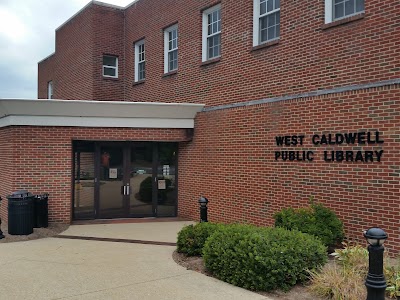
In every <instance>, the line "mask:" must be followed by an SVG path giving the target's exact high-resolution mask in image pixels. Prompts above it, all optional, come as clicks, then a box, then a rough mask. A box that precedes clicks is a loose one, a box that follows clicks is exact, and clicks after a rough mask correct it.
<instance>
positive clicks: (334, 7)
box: [325, 0, 364, 23]
mask: <svg viewBox="0 0 400 300" xmlns="http://www.w3.org/2000/svg"><path fill="white" fill-rule="evenodd" d="M362 12H364V0H325V23H331V22H333V21H336V20H340V19H343V18H347V17H351V16H354V15H357V14H359V13H362Z"/></svg>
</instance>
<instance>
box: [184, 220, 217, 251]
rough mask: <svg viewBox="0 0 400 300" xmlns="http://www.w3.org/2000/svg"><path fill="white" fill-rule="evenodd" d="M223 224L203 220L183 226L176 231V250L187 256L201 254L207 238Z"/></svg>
mask: <svg viewBox="0 0 400 300" xmlns="http://www.w3.org/2000/svg"><path fill="white" fill-rule="evenodd" d="M223 226H224V225H223V224H216V223H209V222H205V223H198V224H196V225H188V226H185V227H183V228H182V230H181V231H179V232H178V242H177V251H178V252H180V253H185V254H186V255H188V256H196V255H202V252H203V246H204V243H205V242H206V240H207V238H208V237H209V236H210V235H211V234H213V233H214V232H215V231H216V230H218V229H219V228H222V227H223Z"/></svg>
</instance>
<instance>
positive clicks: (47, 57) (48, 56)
mask: <svg viewBox="0 0 400 300" xmlns="http://www.w3.org/2000/svg"><path fill="white" fill-rule="evenodd" d="M54 54H56V53H55V52H53V53H52V54H50V55H47V56H46V57H45V58H43V59H42V60H40V61H38V64H40V63H42V62H44V61H45V60H46V59H49V58H50V57H52V56H54ZM0 99H1V98H0Z"/></svg>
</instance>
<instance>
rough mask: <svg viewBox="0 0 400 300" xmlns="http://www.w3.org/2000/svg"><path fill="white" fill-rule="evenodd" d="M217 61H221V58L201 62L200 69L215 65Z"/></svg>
mask: <svg viewBox="0 0 400 300" xmlns="http://www.w3.org/2000/svg"><path fill="white" fill-rule="evenodd" d="M219 61H221V57H217V58H213V59H209V60H206V61H203V62H202V63H201V65H200V66H201V67H203V66H208V65H211V64H215V63H217V62H219Z"/></svg>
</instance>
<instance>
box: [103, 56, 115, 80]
mask: <svg viewBox="0 0 400 300" xmlns="http://www.w3.org/2000/svg"><path fill="white" fill-rule="evenodd" d="M103 77H111V78H118V57H116V56H112V55H103Z"/></svg>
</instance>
